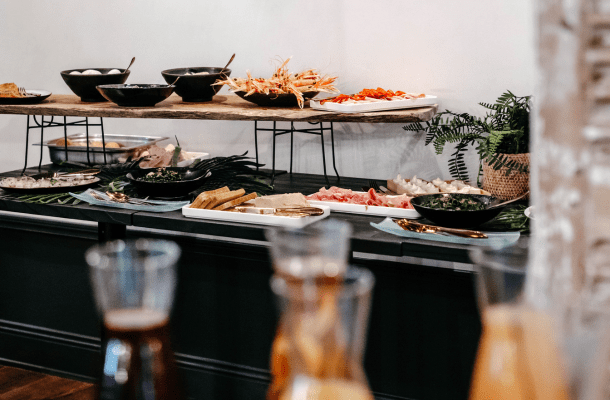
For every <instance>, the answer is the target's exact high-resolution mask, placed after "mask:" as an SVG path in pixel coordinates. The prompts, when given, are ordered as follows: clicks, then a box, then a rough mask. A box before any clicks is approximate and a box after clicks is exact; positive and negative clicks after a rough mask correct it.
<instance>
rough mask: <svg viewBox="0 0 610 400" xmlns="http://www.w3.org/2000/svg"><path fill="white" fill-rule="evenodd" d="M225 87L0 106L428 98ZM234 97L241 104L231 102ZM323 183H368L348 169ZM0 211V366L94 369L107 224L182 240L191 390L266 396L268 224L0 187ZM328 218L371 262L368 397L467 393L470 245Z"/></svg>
mask: <svg viewBox="0 0 610 400" xmlns="http://www.w3.org/2000/svg"><path fill="white" fill-rule="evenodd" d="M232 97H234V96H217V98H218V100H216V98H215V101H214V102H212V103H210V104H205V105H184V104H181V103H178V102H177V101H176V100H177V99H175V98H173V97H172V98H170V99H168V100H167V101H166V102H163V103H161V104H160V105H159V106H158V107H154V108H148V109H120V108H118V107H116V106H112V105H110V104H82V103H81V105H78V104H76V103H78V102H75V96H52V97H51V98H50V99H49V100H51V101H50V102H48V103H42V104H40V105H35V106H0V113H12V114H36V115H40V114H44V115H71V116H113V117H141V118H149V117H150V118H198V119H250V120H255V119H256V120H291V121H294V120H297V119H298V118H299V117H300V118H305V119H304V120H306V121H307V120H308V121H320V120H323V121H329V120H333V121H344V122H408V121H416V120H423V119H424V118H430V117H431V116H432V115H433V114H434V112H435V111H436V108H435V107H428V108H427V110H426V109H418V110H419V111H418V110H404V111H400V112H396V111H393V112H391V113H375V114H374V115H370V116H368V115H364V114H359V115H355V114H354V115H344V114H331V113H325V112H320V111H314V110H308V109H305V110H298V109H292V110H291V109H261V108H259V107H254V106H251V105H249V104H248V103H245V102H243V101H241V100H238V99H237V98H235V99H233V98H232ZM237 101H239V106H237V105H235V106H231V104H234V103H233V102H237ZM70 102H72V103H70ZM235 104H237V103H235ZM189 110H190V111H189ZM174 112H176V113H178V114H172V113H174ZM248 113H251V114H249V115H247V114H248ZM426 113H427V114H426ZM383 114H390V115H385V116H384V115H383ZM169 115H172V116H171V117H170V116H169ZM232 117H234V118H232ZM334 118H337V119H334ZM392 118H394V119H392ZM298 120H303V119H298ZM37 171H38V170H37V169H31V170H30V171H28V173H35V172H37ZM20 172H21V171H13V172H10V173H4V174H1V175H2V176H11V175H13V176H14V175H18V174H19V173H20ZM330 183H331V184H333V185H340V186H341V187H344V188H351V189H360V188H361V187H362V186H368V180H365V179H357V178H341V180H340V182H339V181H337V180H332V179H331V182H330ZM325 184H326V182H325V180H324V177H323V176H319V175H308V174H292V175H290V174H286V175H282V176H279V177H277V178H276V180H275V192H276V193H287V192H295V191H298V192H302V193H304V194H309V193H313V192H315V191H317V190H318V189H319V188H320V187H322V186H324V185H325ZM0 211H1V213H0V234H1V236H2V240H0V365H12V366H22V367H24V368H29V369H36V370H40V371H44V372H48V373H52V374H55V375H61V376H65V377H69V378H73V379H79V380H84V381H93V380H94V379H95V377H96V376H97V373H98V368H99V365H100V362H101V360H100V324H99V319H98V317H97V315H96V311H95V306H94V302H93V298H92V295H91V287H90V284H89V277H88V268H87V266H86V263H85V262H84V258H83V254H84V252H85V251H86V249H87V248H89V247H90V246H91V245H93V244H94V243H96V242H97V241H99V240H107V239H112V238H116V237H126V238H134V237H152V238H165V239H171V240H174V241H176V242H177V243H178V244H179V245H180V246H181V248H182V252H183V254H182V258H181V260H180V263H179V265H178V279H179V284H178V289H177V297H176V302H175V306H174V310H173V314H172V330H173V343H174V348H175V351H176V358H177V361H178V364H179V367H180V371H181V375H182V377H183V381H184V385H185V387H186V390H187V394H188V395H189V397H190V398H217V399H251V398H264V395H265V390H266V386H267V384H268V382H269V380H268V379H269V375H268V363H269V353H270V346H271V341H272V339H273V336H274V331H275V324H276V322H277V315H276V312H275V307H274V300H273V296H272V294H271V290H270V289H269V278H270V276H271V274H272V268H271V264H270V260H269V253H268V244H267V242H266V240H265V235H264V233H265V229H266V228H265V227H263V226H257V225H252V224H246V223H233V222H222V221H209V220H193V219H187V218H185V217H183V216H182V214H181V213H180V212H179V211H175V212H169V213H162V214H157V213H146V212H136V211H130V210H121V209H115V208H105V207H96V206H90V205H83V204H79V205H75V206H74V205H59V204H48V205H43V204H30V203H24V202H23V201H20V200H19V199H17V198H15V196H12V195H6V194H2V193H0ZM48 217H54V218H48ZM331 218H337V219H341V220H344V221H348V222H349V223H351V224H352V225H353V227H354V231H353V234H352V237H351V246H352V260H351V261H352V263H353V264H355V265H359V266H363V267H366V268H368V269H370V270H371V271H372V272H373V274H374V275H375V279H376V285H375V289H374V294H373V305H372V310H371V319H370V328H369V335H368V342H367V348H366V355H365V370H366V373H367V376H368V378H369V382H370V385H371V387H372V389H373V391H374V392H375V395H376V397H377V398H379V399H388V400H389V399H394V400H396V399H460V398H462V399H466V398H467V394H468V386H469V382H470V373H471V370H472V365H473V362H474V357H475V352H476V347H477V342H478V338H479V335H480V329H481V327H480V321H479V316H478V313H477V309H476V302H475V295H474V289H473V277H474V275H473V274H472V270H471V269H469V268H468V265H465V264H462V263H469V259H468V246H465V245H458V244H447V243H438V242H428V241H424V240H416V239H405V238H401V237H397V236H393V235H390V234H387V233H385V232H381V231H378V230H376V229H374V228H373V227H371V226H370V223H371V222H380V221H381V220H382V219H383V218H382V217H370V216H363V215H353V214H340V213H333V214H332V215H331Z"/></svg>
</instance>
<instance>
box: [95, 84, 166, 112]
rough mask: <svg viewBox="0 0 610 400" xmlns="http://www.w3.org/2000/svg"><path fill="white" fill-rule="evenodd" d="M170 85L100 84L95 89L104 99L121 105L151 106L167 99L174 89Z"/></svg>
mask: <svg viewBox="0 0 610 400" xmlns="http://www.w3.org/2000/svg"><path fill="white" fill-rule="evenodd" d="M174 88H175V86H172V85H149V84H130V85H100V86H98V87H97V90H99V92H100V93H101V94H102V96H104V97H105V98H106V99H108V100H110V101H112V102H113V103H116V104H117V105H119V106H121V107H152V106H154V105H155V104H157V103H159V102H161V101H163V100H165V99H167V98H168V97H169V96H170V95H171V94H172V92H173V91H174Z"/></svg>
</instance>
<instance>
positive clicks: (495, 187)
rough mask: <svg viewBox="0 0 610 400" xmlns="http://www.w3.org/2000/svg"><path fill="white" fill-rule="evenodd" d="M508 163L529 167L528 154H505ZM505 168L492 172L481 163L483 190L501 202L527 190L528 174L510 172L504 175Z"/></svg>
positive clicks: (489, 167) (492, 170)
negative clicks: (514, 162) (513, 162)
mask: <svg viewBox="0 0 610 400" xmlns="http://www.w3.org/2000/svg"><path fill="white" fill-rule="evenodd" d="M505 156H507V157H508V160H509V161H513V160H514V161H516V162H518V163H520V164H525V165H527V166H528V169H529V165H530V153H523V154H505ZM506 170H507V168H506V167H502V168H500V169H499V170H494V169H493V168H492V167H491V166H490V165H489V164H487V162H485V161H483V189H485V190H487V191H488V192H490V193H491V195H492V196H494V197H497V198H498V199H502V200H510V199H514V198H515V197H517V196H519V195H522V194H523V193H525V192H527V191H528V190H529V181H530V174H529V173H528V172H518V171H512V172H511V173H510V174H508V175H506Z"/></svg>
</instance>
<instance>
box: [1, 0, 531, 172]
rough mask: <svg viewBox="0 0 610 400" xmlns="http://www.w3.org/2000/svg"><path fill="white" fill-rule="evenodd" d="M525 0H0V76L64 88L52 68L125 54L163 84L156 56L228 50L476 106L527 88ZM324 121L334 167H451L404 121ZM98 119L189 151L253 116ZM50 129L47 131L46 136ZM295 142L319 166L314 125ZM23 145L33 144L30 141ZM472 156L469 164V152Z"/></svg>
mask: <svg viewBox="0 0 610 400" xmlns="http://www.w3.org/2000/svg"><path fill="white" fill-rule="evenodd" d="M531 3H532V2H531V1H530V0H510V1H507V0H485V1H481V0H460V1H454V0H427V1H421V0H391V1H363V0H351V1H350V0H335V1H328V0H310V1H307V2H305V1H290V0H286V1H279V0H275V1H269V0H265V1H263V0H259V1H246V0H234V1H226V0H225V1H222V2H221V1H201V0H181V1H161V0H132V1H124V0H103V1H101V0H98V1H82V0H60V1H53V2H42V1H34V0H19V1H0V83H4V82H15V83H17V84H18V85H19V86H25V87H26V88H31V89H46V90H50V91H52V92H53V93H58V94H59V93H70V89H69V88H68V87H67V86H66V85H65V83H64V82H63V80H62V78H61V76H60V74H59V72H60V71H62V70H65V69H71V68H87V67H120V68H124V67H126V66H127V64H128V62H129V60H130V59H131V57H132V56H136V57H137V61H136V63H135V64H134V66H133V67H132V73H131V76H130V78H129V80H128V82H129V83H164V81H163V78H162V77H161V74H160V71H161V70H163V69H167V68H174V67H186V66H222V65H224V64H225V63H226V61H227V60H228V59H229V57H230V56H231V54H232V53H237V57H236V59H235V61H234V62H233V64H232V66H231V68H232V70H233V76H244V75H245V71H246V70H247V69H249V70H250V71H251V72H252V73H253V75H259V76H264V77H266V76H269V75H270V74H271V73H272V71H273V62H272V60H274V59H277V58H278V57H281V58H286V57H289V56H293V59H292V61H291V62H290V64H289V67H290V70H292V71H295V72H296V71H299V70H300V69H302V68H306V67H316V68H319V69H321V71H322V72H324V73H328V74H336V75H338V76H339V81H338V85H339V88H340V89H341V90H342V91H343V92H344V93H352V92H355V91H359V90H361V89H362V88H364V87H377V86H381V87H383V88H386V89H392V90H405V91H421V92H425V93H428V94H433V95H437V96H439V98H440V99H441V108H449V109H451V110H454V111H461V112H470V113H476V114H482V113H483V110H481V107H479V106H477V103H478V102H480V101H485V102H493V100H495V98H496V97H497V96H498V95H499V94H501V93H502V92H503V91H504V90H506V89H510V90H511V91H513V92H514V93H515V94H518V95H527V94H531V93H532V92H533V89H534V85H535V82H534V76H535V74H534V72H535V68H534V66H535V59H534V46H535V44H534V29H535V28H534V15H533V8H534V7H533V5H532V4H531ZM226 91H227V89H226V88H225V89H223V92H226ZM25 126H26V117H24V116H9V115H0V170H9V169H17V168H21V166H22V165H23V153H24V146H25ZM335 126H336V131H337V132H336V135H335V140H336V145H337V162H338V169H339V173H340V174H341V175H343V176H356V177H364V178H379V179H385V178H388V177H394V176H395V175H396V174H397V173H401V174H403V175H413V174H418V175H419V176H421V177H424V178H429V179H432V178H435V177H437V176H442V177H444V178H449V173H448V171H447V167H446V158H447V157H446V156H441V157H436V156H435V155H434V153H433V149H432V147H430V146H428V147H424V143H423V135H422V134H413V133H408V132H405V131H403V130H402V129H401V127H402V124H376V125H372V124H336V125H335ZM105 127H106V133H131V134H151V135H152V134H154V135H166V136H170V137H173V136H174V135H178V138H179V139H180V142H181V144H183V146H184V145H185V144H186V145H187V146H188V150H193V151H200V150H204V151H208V152H210V153H211V154H212V155H223V156H227V155H232V154H237V153H242V152H244V151H246V150H249V151H250V153H249V154H251V155H254V135H253V123H251V122H229V121H179V120H175V121H172V120H123V119H105ZM50 132H51V131H50ZM71 132H74V133H76V131H71ZM60 134H61V132H59V130H57V132H52V133H51V134H49V135H48V136H45V139H46V138H47V137H49V138H50V137H55V136H59V135H60ZM278 144H279V147H278V157H277V160H278V161H277V166H278V167H279V168H287V167H288V160H289V156H288V152H289V138H288V137H287V136H285V137H282V138H280V139H279V141H278ZM295 144H296V146H295V155H296V157H295V169H296V171H297V172H308V173H321V172H322V166H321V155H320V144H319V138H318V137H314V136H311V137H310V136H308V135H303V136H298V137H297V139H296V140H295ZM327 144H328V145H329V144H330V141H329V140H328V141H327ZM327 149H328V150H329V149H330V146H328V147H327ZM31 150H33V152H31V154H38V153H37V152H38V147H32V148H31ZM259 150H260V152H261V160H262V161H263V162H267V163H269V165H270V163H271V138H270V137H269V136H263V137H262V138H260V140H259ZM445 153H448V151H446V152H445ZM327 156H328V161H329V162H330V156H329V153H327ZM35 160H37V158H36V157H34V159H32V161H31V162H30V165H34V164H35ZM45 160H48V157H47V155H46V154H45ZM470 162H471V165H473V171H474V164H475V162H476V160H474V158H471V161H470ZM329 168H330V164H329Z"/></svg>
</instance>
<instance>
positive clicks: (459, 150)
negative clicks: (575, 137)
mask: <svg viewBox="0 0 610 400" xmlns="http://www.w3.org/2000/svg"><path fill="white" fill-rule="evenodd" d="M530 100H531V96H523V97H519V96H515V95H514V94H513V93H511V92H510V91H508V90H507V91H506V93H503V94H502V95H501V96H500V97H498V99H497V100H496V102H495V103H493V104H488V103H479V105H480V106H482V107H484V108H486V109H487V113H486V114H485V116H484V117H483V118H479V117H476V116H472V115H470V114H467V113H462V114H458V113H455V112H452V111H449V110H446V111H443V112H441V113H438V114H437V115H436V116H435V117H434V118H432V119H431V120H430V121H428V122H425V123H419V122H416V123H412V124H408V125H406V126H404V127H403V129H404V130H406V131H425V132H426V133H427V135H426V141H425V143H426V145H429V144H430V143H432V145H433V146H434V150H435V152H436V154H442V153H443V151H444V149H445V145H446V144H447V143H451V144H455V149H454V151H453V153H451V158H450V159H449V162H448V164H449V173H450V174H451V176H452V177H453V178H454V179H460V180H468V176H469V174H468V168H467V167H466V162H465V160H464V156H465V154H466V151H467V150H468V147H470V146H474V147H475V149H476V151H477V153H478V155H479V172H478V175H477V181H478V177H479V176H480V175H481V171H482V165H483V164H482V163H483V162H484V161H485V162H487V163H488V164H489V165H490V166H491V167H492V168H493V169H495V170H499V169H501V168H503V167H506V168H507V172H506V174H507V175H508V174H510V173H511V172H513V171H519V172H528V166H527V165H525V164H521V163H518V162H515V161H512V160H510V159H509V157H508V156H507V154H521V153H529V133H530V127H529V114H530Z"/></svg>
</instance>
